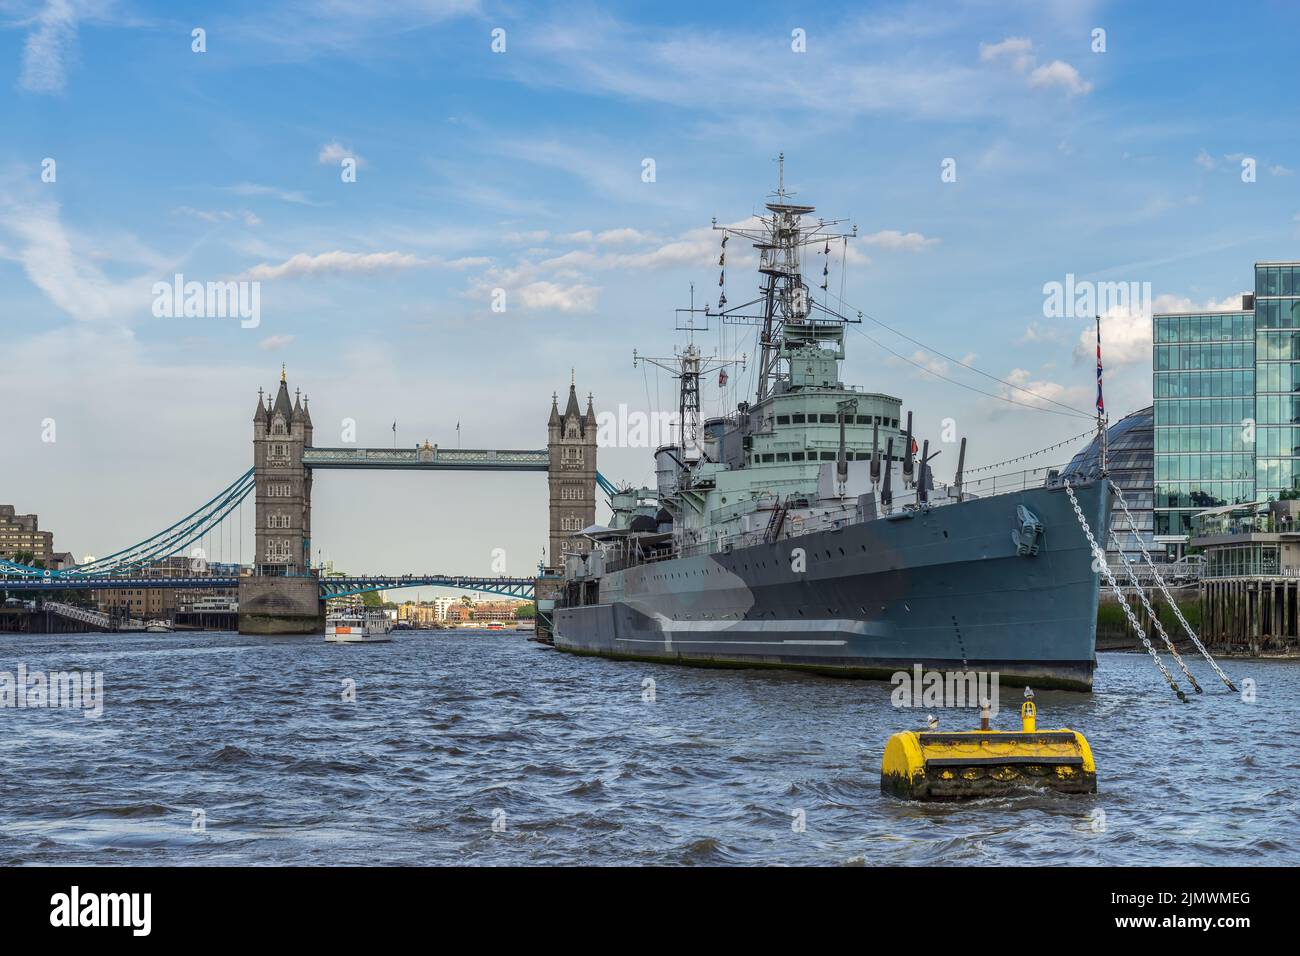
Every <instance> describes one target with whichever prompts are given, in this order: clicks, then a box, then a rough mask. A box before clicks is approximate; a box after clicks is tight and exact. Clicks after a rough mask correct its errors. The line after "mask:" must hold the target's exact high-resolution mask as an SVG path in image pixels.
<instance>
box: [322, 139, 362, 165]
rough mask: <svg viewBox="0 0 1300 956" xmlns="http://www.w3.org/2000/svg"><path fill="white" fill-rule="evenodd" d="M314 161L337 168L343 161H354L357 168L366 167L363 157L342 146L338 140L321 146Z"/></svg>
mask: <svg viewBox="0 0 1300 956" xmlns="http://www.w3.org/2000/svg"><path fill="white" fill-rule="evenodd" d="M316 159H317V161H318V162H319V163H321V164H322V165H327V164H328V165H331V166H337V165H338V164H339V163H341V162H342V161H343V160H345V159H354V160H356V163H357V165H358V166H364V165H366V161H365V159H364V158H363V157H361V156H359V155H358V154H357V153H355V152H353V151H352V150H351V149H348V148H347V147H345V146H343V145H342V144H341V143H339V141H338V140H334V141H333V142H330V143H326V144H325V145H324V146H322V147H321V148H320V154H319V155H318V156H317V157H316Z"/></svg>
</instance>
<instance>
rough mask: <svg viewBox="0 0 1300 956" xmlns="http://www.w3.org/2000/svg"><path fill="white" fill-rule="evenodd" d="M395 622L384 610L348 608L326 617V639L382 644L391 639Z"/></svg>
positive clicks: (335, 641) (332, 642) (329, 640)
mask: <svg viewBox="0 0 1300 956" xmlns="http://www.w3.org/2000/svg"><path fill="white" fill-rule="evenodd" d="M392 629H393V622H392V621H391V620H390V619H389V617H388V615H387V614H386V613H384V612H383V611H364V610H360V609H356V610H353V609H348V610H345V611H335V612H333V613H331V614H330V615H329V616H328V617H326V619H325V640H326V641H328V642H329V643H331V644H381V643H384V642H386V641H391V640H392V639H393V638H392V636H391V632H392Z"/></svg>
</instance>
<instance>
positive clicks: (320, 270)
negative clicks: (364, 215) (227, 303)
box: [241, 251, 490, 279]
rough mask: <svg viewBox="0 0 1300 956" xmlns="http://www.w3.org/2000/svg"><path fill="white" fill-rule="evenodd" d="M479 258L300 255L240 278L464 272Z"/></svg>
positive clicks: (482, 260) (264, 265)
mask: <svg viewBox="0 0 1300 956" xmlns="http://www.w3.org/2000/svg"><path fill="white" fill-rule="evenodd" d="M489 261H490V260H488V259H485V258H481V257H467V258H463V259H450V260H449V259H443V258H441V257H439V256H413V255H410V254H409V253H404V252H338V251H335V252H322V253H320V254H319V255H309V254H308V253H305V252H300V253H298V254H297V255H295V256H291V257H290V258H289V259H286V260H285V261H284V262H281V263H279V264H278V265H272V264H270V263H262V264H260V265H256V266H253V268H251V269H249V270H248V271H247V272H245V273H243V275H242V276H241V278H244V279H297V278H303V277H306V276H317V275H341V274H344V273H349V272H363V273H364V272H383V271H388V270H393V269H427V268H446V269H466V268H469V267H471V266H482V265H487V264H488V262H489Z"/></svg>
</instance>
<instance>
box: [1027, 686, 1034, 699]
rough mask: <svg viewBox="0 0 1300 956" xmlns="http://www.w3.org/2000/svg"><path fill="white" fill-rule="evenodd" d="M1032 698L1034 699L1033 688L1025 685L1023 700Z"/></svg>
mask: <svg viewBox="0 0 1300 956" xmlns="http://www.w3.org/2000/svg"><path fill="white" fill-rule="evenodd" d="M1033 699H1034V691H1033V689H1032V688H1030V687H1026V688H1025V700H1033Z"/></svg>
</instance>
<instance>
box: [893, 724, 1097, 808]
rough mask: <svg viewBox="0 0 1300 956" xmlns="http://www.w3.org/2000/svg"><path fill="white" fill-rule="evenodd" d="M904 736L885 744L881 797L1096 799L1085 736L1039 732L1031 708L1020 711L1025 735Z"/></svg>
mask: <svg viewBox="0 0 1300 956" xmlns="http://www.w3.org/2000/svg"><path fill="white" fill-rule="evenodd" d="M981 717H982V720H981V729H979V730H960V731H953V732H941V731H933V730H932V731H928V732H927V731H916V730H907V731H904V732H902V733H898V734H894V736H892V737H890V738H889V742H888V743H887V744H886V745H885V755H884V758H883V759H882V760H881V763H880V792H881V793H889V794H893V795H894V796H897V797H902V798H904V799H906V800H965V799H971V798H975V797H988V796H997V795H999V794H1005V793H1010V792H1012V791H1015V790H1019V789H1023V788H1042V789H1048V790H1055V791H1057V792H1059V793H1096V792H1097V767H1096V765H1095V764H1094V763H1093V760H1092V750H1091V748H1089V746H1088V741H1087V740H1085V739H1084V736H1083V734H1081V733H1079V732H1078V731H1075V730H1068V729H1064V728H1062V729H1060V730H1039V729H1038V720H1037V709H1036V708H1035V707H1034V704H1033V702H1032V701H1025V703H1024V706H1022V707H1021V708H1020V720H1021V727H1020V730H990V729H989V726H988V708H987V707H985V708H984V711H983V713H982V714H981Z"/></svg>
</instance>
